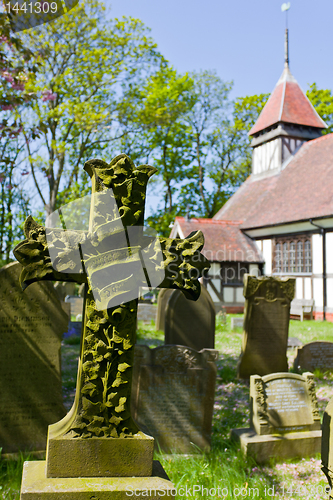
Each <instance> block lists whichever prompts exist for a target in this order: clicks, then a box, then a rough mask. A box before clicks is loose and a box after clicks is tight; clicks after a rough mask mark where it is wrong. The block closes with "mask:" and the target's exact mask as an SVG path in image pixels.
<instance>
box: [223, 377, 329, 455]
mask: <svg viewBox="0 0 333 500" xmlns="http://www.w3.org/2000/svg"><path fill="white" fill-rule="evenodd" d="M232 437H233V438H234V439H236V440H239V441H240V443H241V448H242V450H243V451H244V452H245V453H247V454H249V455H253V456H254V457H255V458H256V460H257V461H258V463H260V462H266V461H267V460H268V459H269V458H270V457H280V458H296V457H305V456H313V455H315V454H316V453H318V452H319V451H320V442H321V430H320V416H319V411H318V403H317V398H316V391H315V383H314V377H313V374H312V373H310V372H306V373H304V374H303V376H301V375H297V374H295V373H272V374H270V375H265V376H264V377H260V376H259V375H252V376H251V377H250V428H248V429H233V430H232Z"/></svg>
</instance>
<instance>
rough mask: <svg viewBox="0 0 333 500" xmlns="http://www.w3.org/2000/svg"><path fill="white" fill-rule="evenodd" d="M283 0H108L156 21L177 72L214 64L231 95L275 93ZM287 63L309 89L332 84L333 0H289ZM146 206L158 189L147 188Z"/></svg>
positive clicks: (114, 8)
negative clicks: (232, 84)
mask: <svg viewBox="0 0 333 500" xmlns="http://www.w3.org/2000/svg"><path fill="white" fill-rule="evenodd" d="M284 1H285V0H252V1H251V0H206V1H203V0H192V1H190V0H167V1H164V2H163V1H162V0H105V3H106V5H107V6H108V7H109V8H110V9H111V17H122V16H132V17H136V18H139V19H141V20H142V21H143V22H144V23H145V25H146V26H148V27H149V28H150V29H151V35H152V37H153V38H154V40H155V42H156V43H157V44H158V47H159V50H160V51H161V53H162V54H163V55H164V56H165V57H166V58H167V59H168V60H169V61H170V63H171V64H172V65H173V66H174V67H175V68H176V69H177V70H178V71H180V72H187V71H199V70H216V72H217V74H218V75H219V76H220V77H221V79H222V80H224V81H231V80H233V81H234V88H233V91H232V94H231V97H232V98H236V97H242V96H245V95H252V94H260V93H271V92H272V90H273V88H274V86H275V84H276V83H277V81H278V79H279V77H280V75H281V73H282V70H283V65H284V38H285V28H286V13H285V12H282V11H281V5H282V4H283V3H284ZM290 3H291V7H290V10H289V11H288V28H289V55H290V69H291V72H292V73H293V75H294V76H295V78H296V79H297V81H298V83H299V84H300V86H301V87H302V89H303V90H304V91H306V90H307V89H308V86H309V85H310V84H311V83H313V82H316V83H317V85H318V87H319V88H329V89H333V29H332V19H333V1H332V0H316V2H314V1H311V0H290ZM148 194H149V196H148V199H147V210H146V212H147V214H150V213H151V210H152V209H154V208H155V207H156V205H157V204H158V202H159V201H160V197H159V196H156V195H155V193H154V189H153V188H152V187H151V188H150V189H149V190H148Z"/></svg>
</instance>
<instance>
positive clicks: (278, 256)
mask: <svg viewBox="0 0 333 500" xmlns="http://www.w3.org/2000/svg"><path fill="white" fill-rule="evenodd" d="M281 257H282V255H281V243H276V245H275V272H276V273H280V272H281V271H282V267H281V266H282V260H281Z"/></svg>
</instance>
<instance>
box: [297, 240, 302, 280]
mask: <svg viewBox="0 0 333 500" xmlns="http://www.w3.org/2000/svg"><path fill="white" fill-rule="evenodd" d="M302 271H303V241H298V242H297V272H298V273H301V272H302Z"/></svg>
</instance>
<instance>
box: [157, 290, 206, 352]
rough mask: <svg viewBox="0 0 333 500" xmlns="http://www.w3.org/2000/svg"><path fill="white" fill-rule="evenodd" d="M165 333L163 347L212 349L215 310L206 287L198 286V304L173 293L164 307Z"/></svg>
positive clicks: (198, 349) (175, 291)
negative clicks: (170, 345) (199, 290)
mask: <svg viewBox="0 0 333 500" xmlns="http://www.w3.org/2000/svg"><path fill="white" fill-rule="evenodd" d="M164 331H165V344H177V345H185V346H188V347H191V348H192V349H195V350H197V351H201V349H214V340H215V307H214V303H213V301H212V298H211V296H210V295H209V293H208V292H207V290H206V288H205V287H203V286H201V293H200V297H199V298H198V300H197V301H193V300H189V299H187V298H186V297H185V295H184V294H183V293H182V292H181V291H179V290H173V292H172V293H171V295H170V297H169V300H168V304H167V307H166V312H165V330H164Z"/></svg>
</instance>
